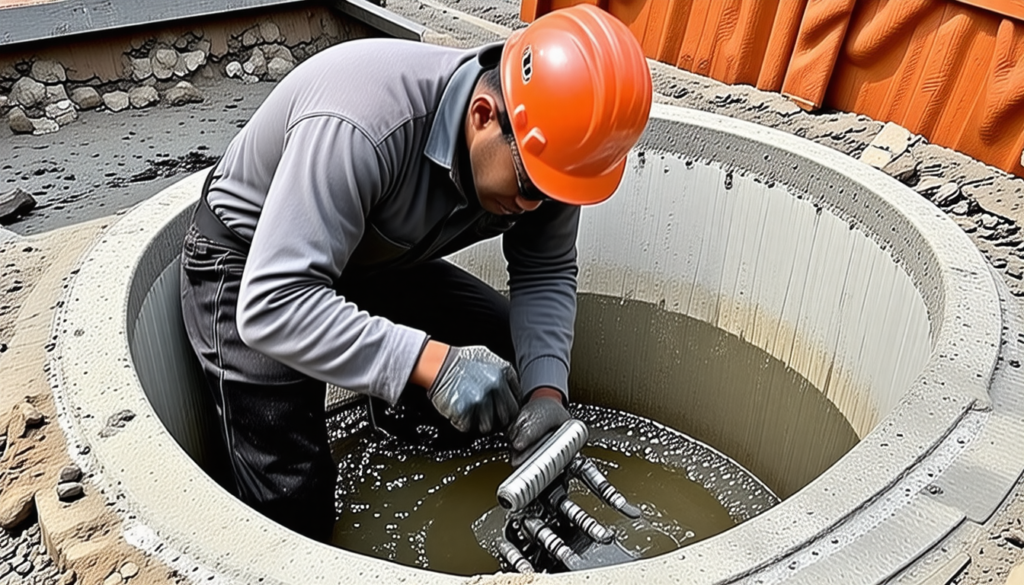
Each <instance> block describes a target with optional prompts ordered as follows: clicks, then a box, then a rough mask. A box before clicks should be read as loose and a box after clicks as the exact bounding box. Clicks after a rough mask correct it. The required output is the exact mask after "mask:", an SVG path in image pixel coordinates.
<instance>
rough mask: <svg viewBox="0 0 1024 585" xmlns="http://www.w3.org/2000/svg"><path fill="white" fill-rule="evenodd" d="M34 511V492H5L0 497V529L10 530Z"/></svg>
mask: <svg viewBox="0 0 1024 585" xmlns="http://www.w3.org/2000/svg"><path fill="white" fill-rule="evenodd" d="M35 509H36V500H35V492H33V491H32V490H23V491H21V492H16V493H9V492H5V493H4V494H3V496H2V497H0V528H3V529H5V530H11V529H12V528H15V527H17V526H18V525H19V524H21V523H22V522H24V521H25V520H26V519H27V518H28V517H29V516H31V515H32V512H33V511H35Z"/></svg>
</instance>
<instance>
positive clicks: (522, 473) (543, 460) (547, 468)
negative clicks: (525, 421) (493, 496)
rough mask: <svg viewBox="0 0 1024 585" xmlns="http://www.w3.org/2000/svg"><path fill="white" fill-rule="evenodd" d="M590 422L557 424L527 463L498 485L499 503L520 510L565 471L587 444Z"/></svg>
mask: <svg viewBox="0 0 1024 585" xmlns="http://www.w3.org/2000/svg"><path fill="white" fill-rule="evenodd" d="M589 436H590V433H589V432H588V431H587V425H585V424H583V423H582V422H580V421H578V420H576V419H571V420H568V421H566V422H564V423H562V426H560V427H558V430H557V431H555V432H554V434H552V435H551V436H550V437H548V438H547V440H546V441H544V444H543V445H541V446H540V448H538V449H537V450H536V451H534V453H533V455H531V456H530V458H529V459H527V460H526V462H525V463H523V464H522V465H520V466H519V469H516V470H515V471H514V472H512V475H510V476H508V478H507V479H505V481H503V482H501V485H499V486H498V503H499V504H501V507H502V508H505V509H507V510H511V511H513V512H518V511H520V510H522V509H523V508H525V507H526V506H527V505H529V503H530V502H532V501H533V500H534V499H535V498H536V497H537V496H538V495H540V493H541V492H542V491H544V488H546V487H548V486H549V485H551V482H552V481H554V480H555V478H556V477H558V474H560V473H562V470H564V469H565V467H566V466H567V465H569V462H570V461H572V459H573V457H575V456H576V454H577V453H579V452H580V449H582V448H583V445H585V444H586V443H587V439H588V438H589Z"/></svg>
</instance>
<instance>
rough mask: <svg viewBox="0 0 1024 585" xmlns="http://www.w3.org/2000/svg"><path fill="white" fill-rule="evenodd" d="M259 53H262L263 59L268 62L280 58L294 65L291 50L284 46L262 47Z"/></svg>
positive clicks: (293, 56)
mask: <svg viewBox="0 0 1024 585" xmlns="http://www.w3.org/2000/svg"><path fill="white" fill-rule="evenodd" d="M260 51H261V52H262V53H263V57H264V58H265V59H267V60H268V61H269V60H271V59H273V58H275V57H280V58H282V59H284V60H285V61H289V62H291V63H292V64H294V63H295V55H292V52H291V50H289V49H288V47H286V46H284V45H277V44H271V45H263V46H262V47H260Z"/></svg>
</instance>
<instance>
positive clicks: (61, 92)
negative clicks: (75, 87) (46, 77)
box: [43, 85, 68, 104]
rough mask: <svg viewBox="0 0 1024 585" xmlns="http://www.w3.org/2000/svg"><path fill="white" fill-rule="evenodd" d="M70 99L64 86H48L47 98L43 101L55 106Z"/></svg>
mask: <svg viewBox="0 0 1024 585" xmlns="http://www.w3.org/2000/svg"><path fill="white" fill-rule="evenodd" d="M66 99H68V91H67V90H66V89H64V86H63V85H47V86H46V98H45V99H44V100H43V103H45V104H55V103H57V102H62V101H64V100H66Z"/></svg>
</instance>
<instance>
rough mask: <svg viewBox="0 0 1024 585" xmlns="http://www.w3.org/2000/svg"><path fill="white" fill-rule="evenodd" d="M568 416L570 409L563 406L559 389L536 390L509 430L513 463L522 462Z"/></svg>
mask: <svg viewBox="0 0 1024 585" xmlns="http://www.w3.org/2000/svg"><path fill="white" fill-rule="evenodd" d="M569 418H571V417H570V416H569V411H567V410H566V409H565V407H564V406H562V394H561V392H559V391H557V390H555V389H553V388H539V389H537V390H536V391H535V392H534V393H533V394H532V395H531V396H530V401H529V402H527V403H526V405H525V406H523V409H522V410H521V411H520V412H519V416H518V417H516V420H515V422H513V423H512V426H511V427H509V430H508V439H509V442H511V443H512V466H513V467H519V466H520V465H522V464H523V462H524V461H526V460H527V459H528V458H529V457H530V455H532V454H533V452H534V451H535V450H537V448H538V447H540V444H541V443H542V442H543V441H544V439H545V438H547V436H548V435H550V434H551V433H553V432H554V431H555V430H557V429H558V427H560V426H562V423H564V422H565V421H567V420H569Z"/></svg>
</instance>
